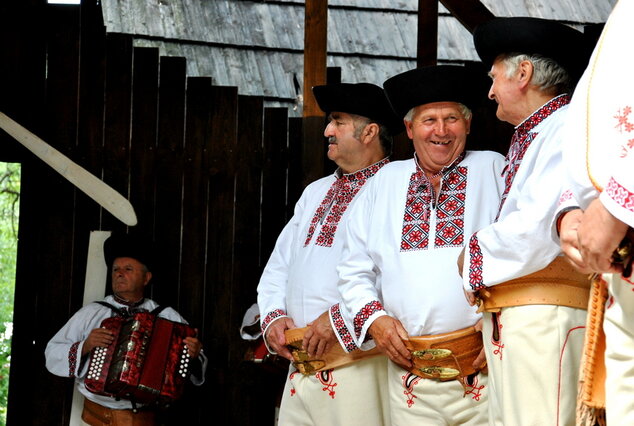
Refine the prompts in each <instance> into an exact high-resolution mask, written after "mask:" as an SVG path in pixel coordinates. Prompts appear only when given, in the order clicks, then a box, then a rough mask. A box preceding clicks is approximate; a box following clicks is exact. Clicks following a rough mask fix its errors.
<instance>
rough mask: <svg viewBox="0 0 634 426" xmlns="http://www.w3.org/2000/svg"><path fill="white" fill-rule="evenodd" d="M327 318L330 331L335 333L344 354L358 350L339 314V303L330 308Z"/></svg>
mask: <svg viewBox="0 0 634 426" xmlns="http://www.w3.org/2000/svg"><path fill="white" fill-rule="evenodd" d="M329 316H330V324H331V325H332V329H333V330H334V331H335V335H336V336H337V339H338V340H339V343H340V344H341V347H342V348H343V349H344V350H345V351H346V352H352V351H354V350H355V349H358V348H359V347H358V346H357V343H356V342H355V340H354V337H353V336H352V334H351V333H350V330H349V328H348V326H347V324H346V321H345V320H344V318H343V315H342V314H341V306H339V303H337V304H335V305H332V306H331V307H330V311H329Z"/></svg>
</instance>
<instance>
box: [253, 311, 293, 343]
mask: <svg viewBox="0 0 634 426" xmlns="http://www.w3.org/2000/svg"><path fill="white" fill-rule="evenodd" d="M287 316H288V315H286V311H284V310H283V309H276V310H274V311H272V312H269V313H268V314H266V316H265V317H264V319H262V320H260V324H261V327H262V340H264V345H265V346H266V349H268V350H269V352H270V353H272V354H277V352H275V351H274V350H273V349H272V348H271V347H270V346H269V342H267V341H266V330H267V329H268V328H269V326H270V325H271V324H272V323H273V321H275V320H278V319H280V318H284V317H287Z"/></svg>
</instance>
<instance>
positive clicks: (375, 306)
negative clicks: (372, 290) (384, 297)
mask: <svg viewBox="0 0 634 426" xmlns="http://www.w3.org/2000/svg"><path fill="white" fill-rule="evenodd" d="M383 310H384V309H383V305H382V304H381V302H379V301H378V300H373V301H372V302H370V303H367V304H366V305H365V306H364V307H363V308H361V310H360V311H359V312H358V313H357V315H356V316H355V317H354V332H355V334H356V335H357V339H358V338H359V337H361V330H363V326H364V325H365V322H366V321H367V320H368V318H370V317H371V316H372V315H374V314H375V313H377V312H380V311H383Z"/></svg>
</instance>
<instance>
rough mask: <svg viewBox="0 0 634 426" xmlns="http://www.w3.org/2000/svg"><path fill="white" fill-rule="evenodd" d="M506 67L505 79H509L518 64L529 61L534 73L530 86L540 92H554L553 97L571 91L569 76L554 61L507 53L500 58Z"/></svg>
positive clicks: (540, 57)
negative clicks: (535, 87)
mask: <svg viewBox="0 0 634 426" xmlns="http://www.w3.org/2000/svg"><path fill="white" fill-rule="evenodd" d="M500 60H501V61H502V63H503V64H504V65H505V66H506V77H508V78H511V77H513V76H514V75H515V74H516V73H517V69H518V67H519V64H520V62H522V61H530V62H531V63H532V64H533V68H534V72H533V77H532V79H531V84H534V85H535V86H537V87H538V89H539V90H541V91H542V92H554V94H555V95H561V94H562V93H569V92H571V91H572V90H571V89H572V81H571V79H570V74H568V72H567V71H566V70H565V69H564V68H563V67H562V66H561V65H559V64H558V63H557V62H556V61H554V60H553V59H551V58H547V57H545V56H542V55H537V54H532V55H526V54H523V53H509V54H506V55H503V56H501V57H500Z"/></svg>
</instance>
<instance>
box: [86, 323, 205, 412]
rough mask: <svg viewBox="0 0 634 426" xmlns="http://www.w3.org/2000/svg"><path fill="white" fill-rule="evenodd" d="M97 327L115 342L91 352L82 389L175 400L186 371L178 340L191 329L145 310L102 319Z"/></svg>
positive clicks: (165, 401)
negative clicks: (102, 329)
mask: <svg viewBox="0 0 634 426" xmlns="http://www.w3.org/2000/svg"><path fill="white" fill-rule="evenodd" d="M101 327H103V328H106V329H108V330H110V331H112V332H113V333H114V341H113V343H112V344H110V346H108V347H96V348H94V349H93V350H92V351H91V354H90V361H89V364H88V373H87V375H86V378H85V380H84V384H85V386H86V389H88V390H89V391H90V392H92V393H95V394H99V395H107V396H111V397H115V398H120V399H127V400H130V401H132V402H133V404H136V403H142V404H149V403H155V402H156V403H161V404H168V403H169V402H171V401H173V400H176V399H178V398H180V396H181V395H182V393H183V389H184V386H185V383H186V381H187V379H188V378H189V373H190V369H189V364H190V356H189V353H188V351H187V347H186V346H185V343H184V342H183V340H184V339H185V338H186V337H188V336H192V337H193V336H195V334H196V333H195V330H194V329H193V328H192V327H190V326H189V325H187V324H183V323H178V322H174V321H169V320H166V319H164V318H159V317H157V316H156V315H155V314H153V313H150V312H141V313H136V314H133V315H131V316H130V317H127V318H124V317H119V316H115V317H111V318H106V319H105V320H103V321H102V323H101Z"/></svg>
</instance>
